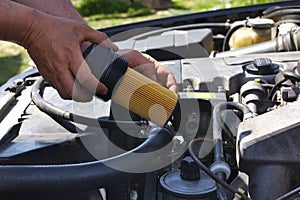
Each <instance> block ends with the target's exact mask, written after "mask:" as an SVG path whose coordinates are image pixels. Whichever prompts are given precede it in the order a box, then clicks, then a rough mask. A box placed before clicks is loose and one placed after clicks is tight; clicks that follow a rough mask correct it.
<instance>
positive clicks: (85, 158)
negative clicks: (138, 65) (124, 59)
mask: <svg viewBox="0 0 300 200" xmlns="http://www.w3.org/2000/svg"><path fill="white" fill-rule="evenodd" d="M175 18H176V17H174V18H170V19H169V21H162V22H160V21H159V20H156V21H152V22H153V23H154V22H155V23H157V24H156V25H160V26H157V27H154V26H155V24H151V22H148V23H144V24H143V23H140V24H138V23H137V24H138V25H139V26H140V27H136V28H132V27H130V26H129V25H128V26H126V25H124V26H119V27H115V28H114V29H104V30H103V31H104V32H105V31H107V34H108V35H110V37H111V39H112V41H114V42H115V43H116V44H117V45H118V46H119V47H120V49H123V48H126V49H135V50H138V51H141V52H144V53H147V54H149V55H151V56H152V57H154V58H155V59H157V60H159V61H160V62H162V63H163V64H164V65H165V66H166V67H167V68H168V69H169V70H170V71H171V72H172V73H173V74H174V76H175V78H176V81H177V83H178V87H179V92H178V97H179V105H180V108H178V112H177V113H174V116H173V118H172V120H170V122H168V123H167V124H166V125H164V126H158V125H157V124H155V123H153V122H151V121H149V120H146V119H144V118H142V117H140V116H139V115H137V114H136V113H133V112H130V111H128V110H127V109H125V108H123V107H122V106H120V105H117V104H115V103H114V102H111V101H103V100H102V99H99V98H96V97H95V98H94V99H93V100H92V101H91V102H88V103H80V102H75V101H72V100H63V99H61V98H60V97H59V95H58V93H57V91H56V90H55V89H54V88H52V87H51V86H50V85H49V84H47V82H45V81H44V80H43V79H42V78H41V76H40V75H39V73H38V71H37V68H36V67H35V66H30V67H29V68H28V69H27V70H26V71H24V72H23V73H22V74H19V75H17V76H15V77H12V78H11V79H10V80H9V81H8V82H7V83H6V84H4V85H3V86H1V87H0V99H1V101H0V130H1V132H0V199H72V200H73V199H87V200H88V199H91V200H92V199H93V200H94V199H108V200H110V199H113V200H115V199H128V200H129V199H130V200H152V199H157V200H180V199H199V200H200V199H201V200H202V199H203V200H215V199H222V200H224V199H235V200H237V199H253V200H257V199H258V200H260V199H264V200H268V199H270V200H272V199H278V200H283V199H292V200H296V199H300V174H299V170H300V151H299V147H300V134H299V132H298V131H300V100H299V95H300V87H299V82H300V54H299V45H300V3H299V2H297V1H291V2H283V3H270V4H264V5H261V6H249V7H243V8H238V9H227V10H223V11H222V10H220V11H210V12H203V13H202V14H199V15H196V14H195V15H187V16H184V19H180V18H179V17H177V19H176V20H177V21H176V20H175ZM298 115H299V117H298Z"/></svg>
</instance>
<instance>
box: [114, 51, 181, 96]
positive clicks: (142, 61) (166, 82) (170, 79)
mask: <svg viewBox="0 0 300 200" xmlns="http://www.w3.org/2000/svg"><path fill="white" fill-rule="evenodd" d="M118 54H120V55H122V56H123V57H125V58H126V59H127V60H128V65H129V66H130V67H131V68H134V69H135V70H136V71H138V72H140V73H142V74H143V75H145V76H147V77H148V78H150V79H152V80H153V81H156V82H158V83H159V84H161V85H162V86H165V87H167V88H168V89H169V90H171V91H173V92H175V93H177V92H178V86H177V83H176V80H175V77H174V75H173V74H172V73H171V72H170V71H169V70H168V69H167V68H166V67H165V66H164V65H162V64H161V63H160V62H158V61H156V60H155V59H154V58H152V57H151V56H149V55H147V54H143V53H140V52H138V51H135V50H119V51H118Z"/></svg>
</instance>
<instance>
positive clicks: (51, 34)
mask: <svg viewBox="0 0 300 200" xmlns="http://www.w3.org/2000/svg"><path fill="white" fill-rule="evenodd" d="M87 41H88V42H93V43H97V44H100V45H101V46H104V47H106V48H113V49H114V50H117V49H118V48H117V46H116V45H114V44H113V43H112V42H111V41H110V40H109V39H108V37H107V36H106V35H105V34H104V33H101V32H99V31H96V30H93V29H92V28H90V27H88V26H87V25H86V24H84V23H80V22H77V21H73V20H68V19H66V18H60V17H54V16H50V15H46V14H42V15H39V16H38V18H37V19H36V20H35V21H34V22H32V25H31V27H30V28H29V30H27V34H26V37H25V38H24V39H23V42H22V43H21V44H22V45H23V46H24V47H25V48H26V49H27V51H28V53H29V55H30V56H31V58H32V59H33V61H34V62H35V64H36V65H37V67H38V69H39V72H40V73H41V75H42V76H43V77H44V79H45V80H46V81H48V82H49V84H51V85H52V86H53V87H55V88H56V89H57V91H58V93H59V95H60V96H61V97H62V98H63V99H74V100H76V101H89V100H91V99H92V97H93V95H94V94H95V93H97V94H106V93H107V87H106V86H105V85H104V84H102V83H101V82H99V81H98V79H97V78H96V77H95V76H94V75H93V74H92V72H91V70H90V68H89V67H88V65H87V64H86V62H85V60H84V58H83V56H82V52H81V45H82V44H83V43H84V42H87Z"/></svg>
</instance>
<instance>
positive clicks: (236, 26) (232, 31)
mask: <svg viewBox="0 0 300 200" xmlns="http://www.w3.org/2000/svg"><path fill="white" fill-rule="evenodd" d="M244 26H246V23H244V24H237V25H235V26H233V27H232V28H230V29H229V30H228V32H227V33H226V36H225V39H224V42H223V46H222V51H227V50H229V40H230V38H231V36H232V34H233V33H234V32H235V31H236V30H238V29H239V28H242V27H244Z"/></svg>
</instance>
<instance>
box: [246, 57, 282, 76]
mask: <svg viewBox="0 0 300 200" xmlns="http://www.w3.org/2000/svg"><path fill="white" fill-rule="evenodd" d="M244 69H245V70H246V71H247V72H248V73H249V74H254V75H269V74H276V73H278V72H279V66H278V65H277V64H274V63H272V60H271V59H269V58H256V59H254V60H253V62H252V63H251V64H247V65H245V66H244Z"/></svg>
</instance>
